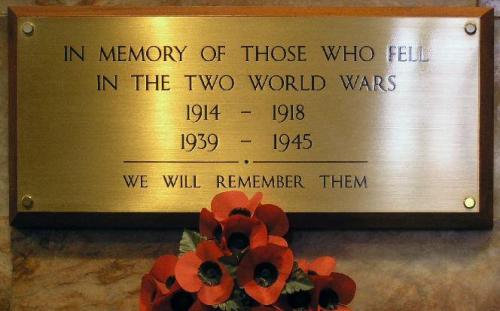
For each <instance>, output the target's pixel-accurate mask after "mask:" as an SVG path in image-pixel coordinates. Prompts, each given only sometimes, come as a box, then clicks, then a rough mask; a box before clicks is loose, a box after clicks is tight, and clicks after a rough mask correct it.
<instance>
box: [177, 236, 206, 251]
mask: <svg viewBox="0 0 500 311" xmlns="http://www.w3.org/2000/svg"><path fill="white" fill-rule="evenodd" d="M206 239H207V238H205V237H204V236H202V235H201V234H199V233H198V232H196V231H192V230H184V232H183V233H182V238H181V242H180V243H179V253H180V255H182V254H185V253H187V252H192V251H195V250H196V246H197V245H198V244H199V243H200V242H202V241H205V240H206Z"/></svg>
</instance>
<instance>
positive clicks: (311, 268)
mask: <svg viewBox="0 0 500 311" xmlns="http://www.w3.org/2000/svg"><path fill="white" fill-rule="evenodd" d="M297 263H298V264H299V268H300V269H302V271H304V272H305V273H307V274H309V275H321V276H329V275H330V274H332V273H333V271H335V266H336V261H335V258H333V257H330V256H323V257H318V258H316V259H314V260H313V261H311V262H308V261H307V260H304V259H300V260H298V261H297Z"/></svg>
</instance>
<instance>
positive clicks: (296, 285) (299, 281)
mask: <svg viewBox="0 0 500 311" xmlns="http://www.w3.org/2000/svg"><path fill="white" fill-rule="evenodd" d="M313 288H314V285H313V283H312V282H311V280H310V279H309V277H308V276H307V274H306V273H305V272H304V271H302V269H300V268H299V265H298V264H297V263H296V262H294V263H293V270H292V274H291V275H290V278H289V279H288V282H287V283H286V284H285V287H284V288H283V291H282V293H283V294H293V293H295V292H298V291H309V290H312V289H313Z"/></svg>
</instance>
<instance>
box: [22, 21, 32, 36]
mask: <svg viewBox="0 0 500 311" xmlns="http://www.w3.org/2000/svg"><path fill="white" fill-rule="evenodd" d="M22 30H23V32H24V34H25V35H27V36H31V35H32V34H33V32H35V25H33V24H32V23H30V22H26V23H24V24H23V26H22Z"/></svg>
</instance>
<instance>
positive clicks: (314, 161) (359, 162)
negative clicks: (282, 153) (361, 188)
mask: <svg viewBox="0 0 500 311" xmlns="http://www.w3.org/2000/svg"><path fill="white" fill-rule="evenodd" d="M252 162H253V163H264V164H265V163H273V164H280V163H281V164H287V163H305V164H309V163H312V164H315V163H317V164H322V163H333V164H363V163H368V161H351V160H347V161H341V160H288V161H287V160H283V161H279V160H278V161H267V160H260V161H257V160H256V161H252Z"/></svg>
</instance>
